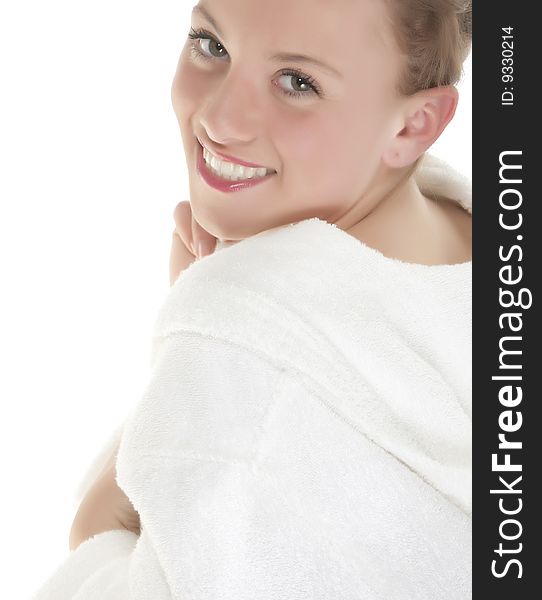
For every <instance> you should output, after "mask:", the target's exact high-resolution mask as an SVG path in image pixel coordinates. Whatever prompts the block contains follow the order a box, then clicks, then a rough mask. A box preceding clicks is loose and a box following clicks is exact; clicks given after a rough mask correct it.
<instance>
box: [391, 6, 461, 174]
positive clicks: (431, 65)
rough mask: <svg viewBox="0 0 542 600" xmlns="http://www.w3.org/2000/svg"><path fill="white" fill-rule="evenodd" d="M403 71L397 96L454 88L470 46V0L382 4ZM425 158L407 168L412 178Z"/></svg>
mask: <svg viewBox="0 0 542 600" xmlns="http://www.w3.org/2000/svg"><path fill="white" fill-rule="evenodd" d="M384 2H385V3H386V4H387V8H388V17H389V19H390V21H391V26H392V31H393V37H394V39H395V43H396V45H397V47H398V48H399V51H400V52H401V54H403V55H404V57H405V61H404V68H403V72H402V73H401V75H400V77H399V80H398V81H397V84H396V91H397V93H398V95H400V96H411V95H413V94H415V93H417V92H419V91H421V90H427V89H431V88H434V87H441V86H447V85H456V84H457V83H458V82H459V81H460V79H461V77H462V75H463V63H464V62H465V60H466V58H467V57H468V55H469V52H470V50H471V45H472V0H384ZM424 156H425V154H422V155H421V156H420V157H418V158H417V159H416V161H415V162H414V163H413V164H412V165H411V166H410V168H409V169H408V172H407V173H406V176H405V178H404V179H407V178H408V177H410V176H411V175H413V174H414V173H415V171H416V169H417V168H418V167H419V165H420V163H421V161H422V160H423V158H424Z"/></svg>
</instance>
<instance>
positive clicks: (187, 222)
mask: <svg viewBox="0 0 542 600" xmlns="http://www.w3.org/2000/svg"><path fill="white" fill-rule="evenodd" d="M173 219H174V221H175V229H176V231H177V234H178V235H179V237H180V238H181V240H182V242H183V243H184V245H185V246H186V248H187V249H188V250H189V251H190V252H191V253H192V254H193V255H194V256H196V252H195V248H194V240H193V237H192V208H191V207H190V202H189V201H188V200H183V201H182V202H179V204H177V206H176V207H175V210H174V211H173Z"/></svg>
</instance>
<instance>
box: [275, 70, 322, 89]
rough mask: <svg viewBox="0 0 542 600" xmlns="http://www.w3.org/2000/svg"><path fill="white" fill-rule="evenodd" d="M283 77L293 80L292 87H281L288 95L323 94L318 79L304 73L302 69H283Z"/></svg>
mask: <svg viewBox="0 0 542 600" xmlns="http://www.w3.org/2000/svg"><path fill="white" fill-rule="evenodd" d="M281 77H285V78H286V81H288V80H289V81H290V82H292V86H291V89H284V88H281V89H282V90H283V91H284V93H285V94H287V95H288V96H306V95H307V94H317V95H318V96H320V95H321V91H320V87H319V86H318V84H317V83H316V81H315V80H314V79H313V78H312V77H310V76H309V75H304V74H303V73H301V72H300V71H295V70H293V69H291V70H290V69H287V70H286V71H283V72H282V74H281Z"/></svg>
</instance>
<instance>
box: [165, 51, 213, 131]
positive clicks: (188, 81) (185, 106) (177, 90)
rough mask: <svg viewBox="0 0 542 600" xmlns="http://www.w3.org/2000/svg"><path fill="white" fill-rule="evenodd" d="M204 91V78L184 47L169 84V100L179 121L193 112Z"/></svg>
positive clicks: (185, 118)
mask: <svg viewBox="0 0 542 600" xmlns="http://www.w3.org/2000/svg"><path fill="white" fill-rule="evenodd" d="M204 93H205V80H204V77H203V75H202V72H201V70H198V69H197V68H195V67H194V65H193V63H192V62H191V61H190V59H189V57H188V49H187V48H186V47H185V48H184V49H183V51H182V53H181V56H180V58H179V62H178V63H177V69H176V71H175V76H174V78H173V82H172V84H171V102H172V105H173V110H174V111H175V114H176V115H177V119H178V120H179V121H185V120H187V119H188V118H189V117H190V115H192V114H193V112H194V111H195V110H196V108H197V107H198V105H199V104H200V101H201V98H202V97H203V95H204Z"/></svg>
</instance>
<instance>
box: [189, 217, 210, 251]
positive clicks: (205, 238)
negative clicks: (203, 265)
mask: <svg viewBox="0 0 542 600" xmlns="http://www.w3.org/2000/svg"><path fill="white" fill-rule="evenodd" d="M192 240H193V245H194V250H195V251H196V254H197V256H198V257H199V258H201V257H202V256H207V255H208V254H212V253H213V252H214V251H215V248H216V237H215V236H214V235H212V234H211V233H209V232H208V231H207V230H206V229H204V228H203V227H202V226H201V225H200V224H199V223H198V222H197V221H196V219H195V218H194V215H192Z"/></svg>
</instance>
